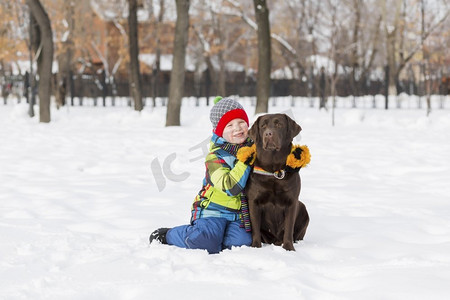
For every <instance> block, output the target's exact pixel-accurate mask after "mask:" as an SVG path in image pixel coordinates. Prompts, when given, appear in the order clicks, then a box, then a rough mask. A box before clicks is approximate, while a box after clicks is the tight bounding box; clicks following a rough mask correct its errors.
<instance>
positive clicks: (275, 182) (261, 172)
mask: <svg viewBox="0 0 450 300" xmlns="http://www.w3.org/2000/svg"><path fill="white" fill-rule="evenodd" d="M301 130H302V129H301V127H300V125H298V124H297V123H296V122H295V121H294V120H292V119H291V118H290V117H288V116H287V115H285V114H268V115H264V116H261V117H259V118H258V119H257V120H256V121H255V123H254V124H253V126H252V127H251V129H250V130H249V136H250V138H251V139H252V140H253V141H254V142H255V144H256V160H255V162H254V170H253V172H252V174H251V175H250V178H249V180H248V182H247V186H246V193H247V197H248V204H249V210H250V220H251V224H252V239H253V242H252V247H261V242H264V243H268V244H275V245H278V246H279V245H281V244H282V245H283V248H284V249H286V250H294V251H295V248H294V245H293V243H294V242H295V241H298V240H302V239H303V237H304V236H305V233H306V228H307V227H308V224H309V215H308V212H307V211H306V207H305V205H304V204H303V203H302V202H300V201H299V200H298V197H299V194H300V186H301V182H300V175H299V172H298V171H299V169H300V167H298V166H299V165H296V166H295V167H293V166H290V165H289V159H295V158H294V155H295V156H296V157H297V158H300V156H305V155H306V156H307V157H306V160H307V162H306V163H308V162H309V157H310V156H309V150H308V149H307V147H305V146H303V147H305V148H303V149H300V148H297V151H295V152H293V151H294V148H293V146H292V140H293V138H294V137H295V136H296V135H297V134H299V133H300V131H301ZM302 152H305V153H302ZM306 152H307V153H306ZM289 155H291V157H289ZM288 157H289V158H288ZM303 158H304V157H302V159H303ZM303 165H304V163H303V164H301V166H303Z"/></svg>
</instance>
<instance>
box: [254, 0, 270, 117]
mask: <svg viewBox="0 0 450 300" xmlns="http://www.w3.org/2000/svg"><path fill="white" fill-rule="evenodd" d="M253 4H254V7H255V16H256V23H257V24H258V74H257V87H256V99H257V102H256V110H255V113H257V114H258V113H265V112H267V111H268V107H269V96H270V67H271V57H270V53H271V49H270V47H271V43H270V24H269V8H268V7H267V4H266V1H265V0H253Z"/></svg>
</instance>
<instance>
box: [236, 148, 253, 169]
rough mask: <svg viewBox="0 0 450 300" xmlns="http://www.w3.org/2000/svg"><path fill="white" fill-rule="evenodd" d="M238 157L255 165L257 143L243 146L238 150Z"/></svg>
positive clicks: (245, 162) (246, 162) (247, 163)
mask: <svg viewBox="0 0 450 300" xmlns="http://www.w3.org/2000/svg"><path fill="white" fill-rule="evenodd" d="M236 157H237V159H239V160H240V161H242V162H243V163H244V164H246V165H249V166H251V165H253V163H254V162H255V159H256V144H253V145H252V146H250V147H248V146H245V147H242V148H241V149H239V150H238V152H237V155H236Z"/></svg>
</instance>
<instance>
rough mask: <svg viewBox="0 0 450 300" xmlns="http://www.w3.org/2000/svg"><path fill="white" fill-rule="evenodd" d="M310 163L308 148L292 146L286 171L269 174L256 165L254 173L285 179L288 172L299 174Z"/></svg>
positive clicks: (287, 159)
mask: <svg viewBox="0 0 450 300" xmlns="http://www.w3.org/2000/svg"><path fill="white" fill-rule="evenodd" d="M310 161H311V154H310V153H309V148H308V146H299V145H292V147H291V153H289V155H288V157H287V158H286V168H285V169H283V170H279V171H276V172H269V171H266V170H264V169H263V168H261V167H258V166H256V165H255V166H254V167H253V173H256V174H260V175H266V176H273V177H275V178H276V179H283V178H284V177H285V175H286V172H287V171H290V172H298V171H300V169H301V168H302V167H304V166H306V165H307V164H309V162H310Z"/></svg>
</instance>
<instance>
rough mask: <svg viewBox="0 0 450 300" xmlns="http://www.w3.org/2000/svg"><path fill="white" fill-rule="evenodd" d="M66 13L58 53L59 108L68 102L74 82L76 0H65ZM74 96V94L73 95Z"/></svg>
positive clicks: (57, 102) (57, 87)
mask: <svg viewBox="0 0 450 300" xmlns="http://www.w3.org/2000/svg"><path fill="white" fill-rule="evenodd" d="M64 13H65V20H66V22H65V24H66V31H65V32H64V34H63V37H62V41H61V48H62V49H61V51H60V53H59V54H57V60H58V74H57V76H56V80H57V84H56V91H55V92H56V97H55V98H56V107H57V108H58V109H59V108H60V107H61V106H64V105H65V104H66V95H67V91H68V90H69V89H70V86H71V84H72V82H71V81H72V78H71V77H72V76H71V75H72V72H71V71H72V56H73V52H74V42H73V31H74V23H75V18H74V2H73V1H71V0H64ZM72 96H73V95H72Z"/></svg>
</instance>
